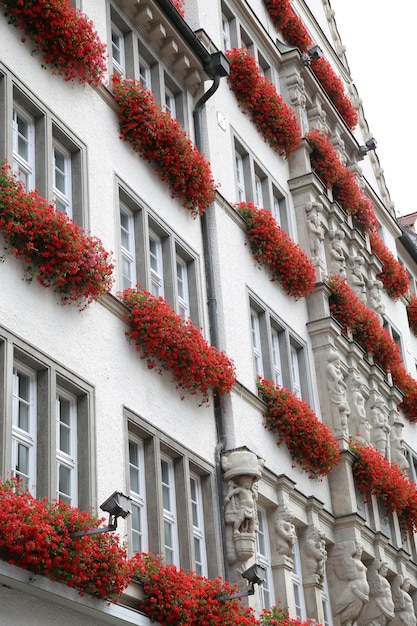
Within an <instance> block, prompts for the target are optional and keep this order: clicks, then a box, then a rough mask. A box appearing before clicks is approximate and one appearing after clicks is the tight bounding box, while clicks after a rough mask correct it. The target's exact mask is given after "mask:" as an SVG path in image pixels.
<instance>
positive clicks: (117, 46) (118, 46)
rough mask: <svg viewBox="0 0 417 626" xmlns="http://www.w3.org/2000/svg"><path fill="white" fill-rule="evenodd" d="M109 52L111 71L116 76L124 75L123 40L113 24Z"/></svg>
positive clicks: (121, 34)
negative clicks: (112, 70)
mask: <svg viewBox="0 0 417 626" xmlns="http://www.w3.org/2000/svg"><path fill="white" fill-rule="evenodd" d="M111 51H112V63H113V69H114V70H115V72H116V73H117V74H120V75H121V76H124V75H125V74H126V52H125V38H124V35H123V33H122V31H121V30H120V28H118V27H117V26H116V24H114V22H112V24H111ZM115 52H116V55H115ZM117 57H118V58H117Z"/></svg>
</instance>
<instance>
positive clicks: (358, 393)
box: [349, 373, 372, 445]
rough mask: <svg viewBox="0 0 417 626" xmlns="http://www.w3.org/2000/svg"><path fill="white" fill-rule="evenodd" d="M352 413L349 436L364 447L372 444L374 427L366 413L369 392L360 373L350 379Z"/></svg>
mask: <svg viewBox="0 0 417 626" xmlns="http://www.w3.org/2000/svg"><path fill="white" fill-rule="evenodd" d="M349 389H350V394H351V402H350V407H351V413H350V418H349V434H350V435H351V436H352V437H354V438H355V439H357V440H358V441H359V443H361V444H363V445H369V444H370V443H371V431H372V425H371V423H370V422H369V420H368V416H367V412H366V401H367V399H368V398H369V390H368V388H367V386H366V385H365V382H364V380H363V379H362V378H361V376H359V374H358V373H354V374H353V375H352V376H351V379H350V385H349Z"/></svg>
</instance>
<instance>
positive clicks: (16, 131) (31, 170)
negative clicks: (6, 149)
mask: <svg viewBox="0 0 417 626" xmlns="http://www.w3.org/2000/svg"><path fill="white" fill-rule="evenodd" d="M13 172H14V173H15V174H17V175H18V176H19V178H20V180H21V181H22V182H23V183H24V185H25V187H26V189H27V190H28V191H30V190H31V189H34V187H35V122H34V119H33V117H31V116H30V115H29V114H28V113H26V112H25V111H24V110H23V109H22V108H20V107H19V106H18V105H15V106H14V108H13Z"/></svg>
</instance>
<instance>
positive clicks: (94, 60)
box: [0, 0, 106, 85]
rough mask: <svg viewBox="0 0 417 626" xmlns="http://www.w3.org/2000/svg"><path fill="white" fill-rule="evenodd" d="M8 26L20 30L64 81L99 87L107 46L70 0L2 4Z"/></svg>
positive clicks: (16, 0)
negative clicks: (76, 81)
mask: <svg viewBox="0 0 417 626" xmlns="http://www.w3.org/2000/svg"><path fill="white" fill-rule="evenodd" d="M0 8H1V9H2V10H3V12H4V14H5V16H6V17H7V18H8V19H9V23H10V24H13V25H14V26H16V27H18V28H21V29H22V30H23V31H24V32H25V34H26V35H28V36H29V37H30V38H31V39H32V40H33V42H34V44H35V51H36V52H42V54H43V61H44V62H45V63H46V65H50V66H51V67H52V68H53V71H54V72H55V73H56V74H60V75H62V76H64V77H65V80H74V79H76V80H78V81H79V82H80V83H89V84H91V85H99V84H100V83H101V80H102V77H103V75H104V74H105V72H106V45H105V44H104V43H102V42H101V41H100V39H99V36H98V35H97V32H96V31H95V29H94V24H93V22H92V21H91V20H89V19H88V17H87V16H86V15H85V14H84V13H83V12H82V11H80V10H78V9H74V7H73V6H72V5H71V2H70V0H1V2H0Z"/></svg>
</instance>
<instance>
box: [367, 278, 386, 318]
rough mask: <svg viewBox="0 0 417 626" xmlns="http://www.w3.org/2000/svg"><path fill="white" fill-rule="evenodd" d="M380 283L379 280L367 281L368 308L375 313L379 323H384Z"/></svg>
mask: <svg viewBox="0 0 417 626" xmlns="http://www.w3.org/2000/svg"><path fill="white" fill-rule="evenodd" d="M382 287H383V285H382V282H381V281H380V280H369V281H368V289H369V305H370V308H371V309H372V310H373V311H374V313H376V315H377V316H378V319H379V321H380V322H381V324H382V322H383V321H384V313H385V306H384V304H383V302H382Z"/></svg>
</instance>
